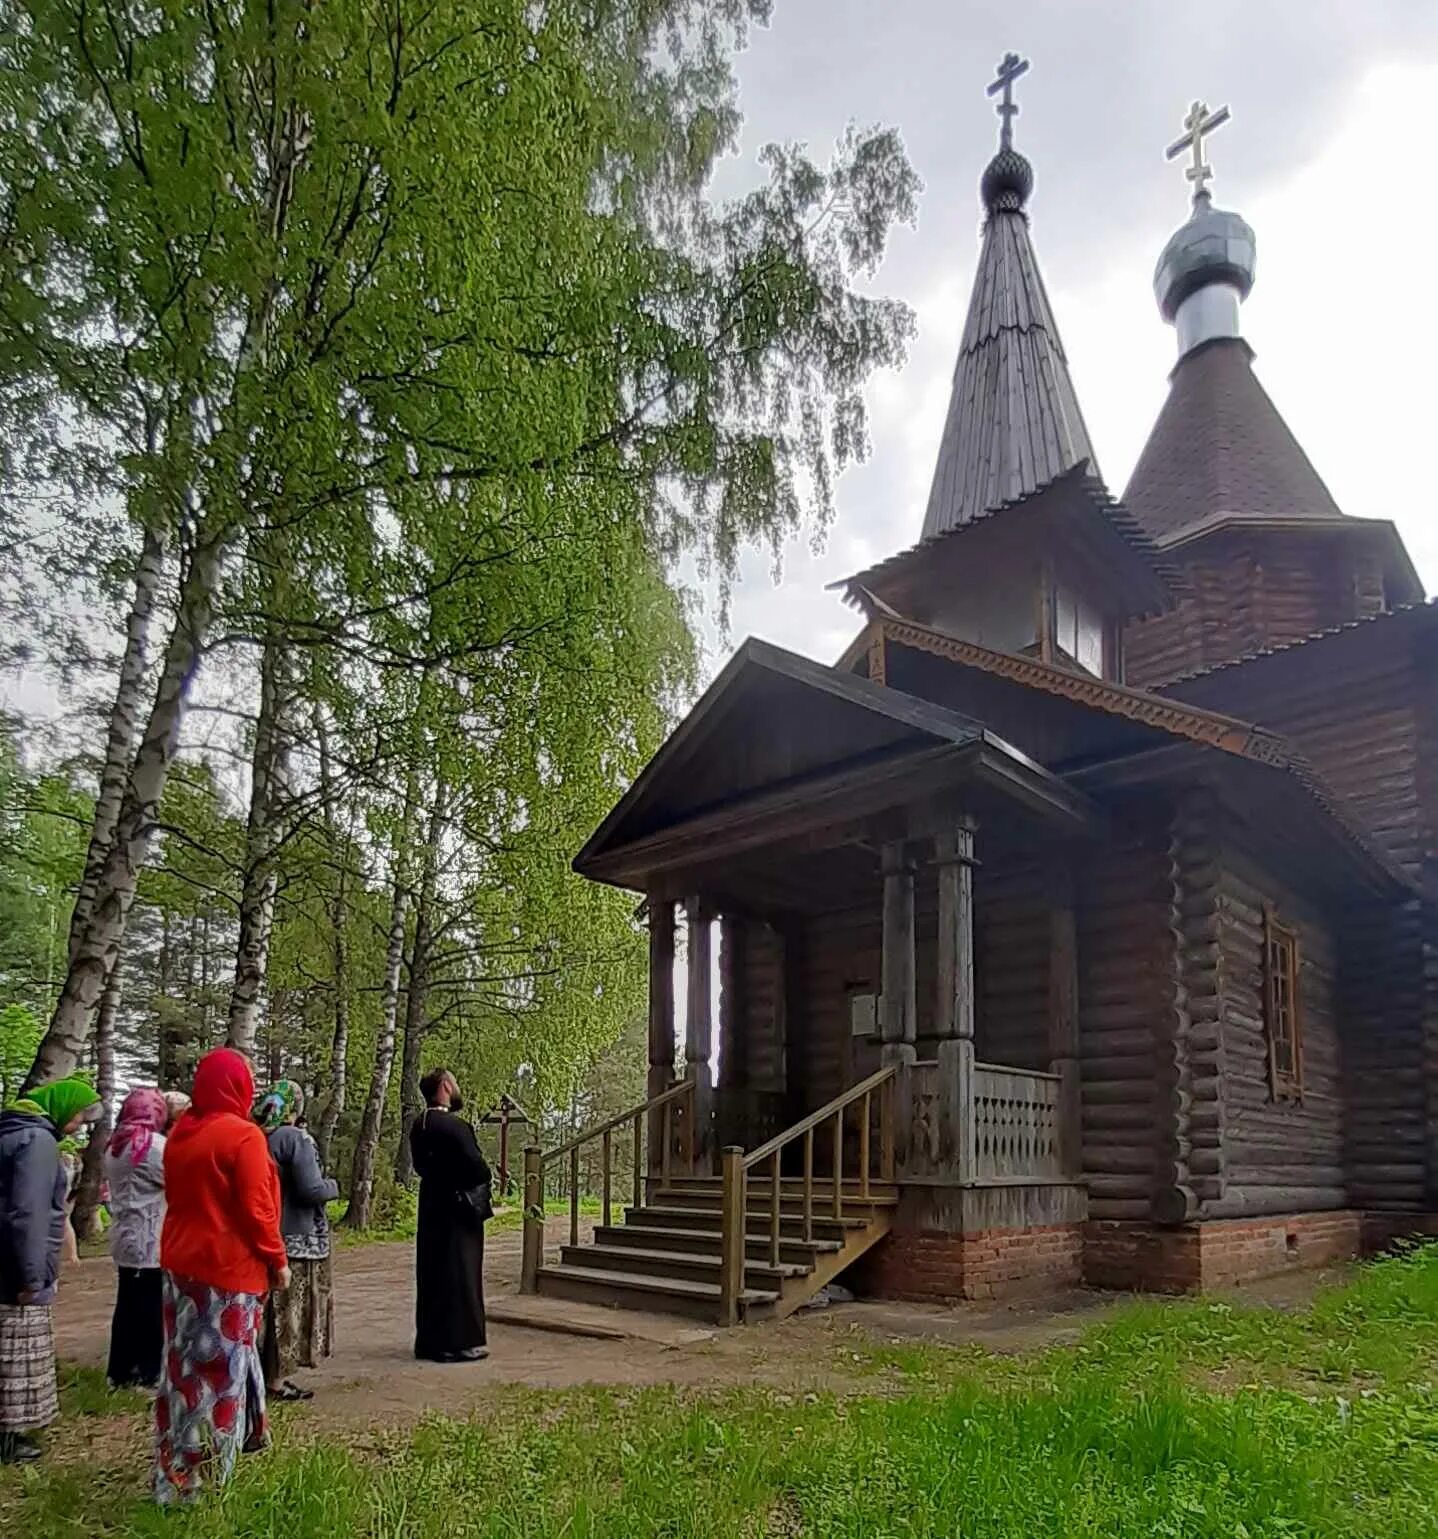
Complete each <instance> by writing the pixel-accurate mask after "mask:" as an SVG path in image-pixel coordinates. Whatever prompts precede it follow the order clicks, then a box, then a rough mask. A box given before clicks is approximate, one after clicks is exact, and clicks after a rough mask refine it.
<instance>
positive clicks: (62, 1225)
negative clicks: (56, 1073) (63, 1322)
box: [0, 1079, 100, 1464]
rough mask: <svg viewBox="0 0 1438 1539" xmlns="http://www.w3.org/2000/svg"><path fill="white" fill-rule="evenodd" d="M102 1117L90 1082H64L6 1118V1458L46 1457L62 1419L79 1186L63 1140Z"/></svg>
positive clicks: (1, 1296) (1, 1316) (1, 1197)
mask: <svg viewBox="0 0 1438 1539" xmlns="http://www.w3.org/2000/svg"><path fill="white" fill-rule="evenodd" d="M99 1116H100V1097H99V1096H98V1095H97V1094H96V1093H95V1091H94V1089H93V1088H92V1087H91V1086H89V1085H87V1084H86V1083H85V1082H84V1080H82V1079H61V1080H55V1081H54V1082H53V1083H51V1084H48V1085H40V1086H38V1087H37V1088H36V1089H34V1090H31V1091H30V1092H29V1093H28V1094H26V1095H23V1096H21V1097H20V1099H19V1100H18V1101H16V1102H15V1103H14V1104H13V1105H12V1106H10V1107H8V1108H7V1109H6V1110H5V1112H4V1113H3V1114H0V1460H3V1461H4V1462H5V1463H7V1464H12V1463H28V1462H29V1461H31V1460H33V1459H38V1458H39V1457H40V1447H39V1445H38V1444H37V1443H36V1442H35V1440H34V1438H33V1437H32V1436H31V1434H32V1433H34V1432H36V1431H37V1430H39V1429H40V1428H42V1427H48V1426H49V1425H50V1423H51V1422H52V1421H54V1420H55V1418H56V1416H58V1415H59V1413H60V1401H59V1394H58V1386H57V1384H56V1379H55V1338H54V1325H53V1318H52V1317H53V1312H54V1303H55V1288H56V1284H57V1283H58V1281H59V1278H60V1257H61V1252H62V1250H63V1247H64V1238H65V1229H66V1224H67V1217H66V1212H65V1201H66V1198H67V1197H68V1195H69V1183H68V1181H67V1180H66V1177H65V1172H64V1170H63V1168H62V1166H61V1162H60V1142H61V1140H62V1139H64V1138H68V1137H71V1136H72V1135H73V1134H75V1133H78V1132H79V1130H80V1129H81V1128H82V1127H84V1126H85V1125H86V1124H87V1123H90V1122H95V1121H97V1120H98V1119H99Z"/></svg>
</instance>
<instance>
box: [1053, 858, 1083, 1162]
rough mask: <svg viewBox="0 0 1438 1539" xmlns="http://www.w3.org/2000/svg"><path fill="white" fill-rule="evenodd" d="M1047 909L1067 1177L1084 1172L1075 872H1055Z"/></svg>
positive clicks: (1061, 1149) (1055, 1057)
mask: <svg viewBox="0 0 1438 1539" xmlns="http://www.w3.org/2000/svg"><path fill="white" fill-rule="evenodd" d="M1050 891H1051V893H1052V897H1051V900H1050V901H1051V906H1050V909H1049V1058H1050V1063H1049V1069H1050V1072H1051V1073H1054V1074H1057V1075H1058V1077H1059V1108H1058V1112H1059V1158H1060V1160H1061V1162H1062V1165H1063V1171H1064V1174H1065V1175H1066V1176H1069V1177H1072V1178H1075V1179H1076V1178H1077V1177H1078V1176H1079V1175H1081V1174H1082V1172H1083V1093H1082V1087H1081V1084H1080V1080H1079V1018H1078V941H1077V932H1076V925H1075V920H1074V884H1073V873H1072V872H1071V871H1069V870H1066V869H1065V870H1062V871H1056V872H1055V873H1054V876H1053V882H1052V886H1051V888H1050Z"/></svg>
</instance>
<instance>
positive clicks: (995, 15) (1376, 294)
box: [710, 0, 1438, 667]
mask: <svg viewBox="0 0 1438 1539" xmlns="http://www.w3.org/2000/svg"><path fill="white" fill-rule="evenodd" d="M774 13H775V14H774V21H773V25H772V27H771V28H769V29H767V30H763V31H758V32H756V33H755V34H754V35H753V40H752V44H751V46H750V48H749V50H748V52H747V53H746V54H745V55H744V56H743V57H742V58H741V59H740V61H739V77H740V81H741V84H742V91H743V106H744V112H745V129H744V148H743V158H742V160H741V162H740V163H739V164H738V165H735V166H730V167H726V168H725V175H724V178H723V181H728V180H729V179H730V178H737V177H739V176H742V175H745V174H746V167H749V166H752V164H753V157H754V154H755V152H756V150H757V149H758V148H759V146H760V145H762V144H764V143H766V142H768V141H770V140H773V139H799V140H804V141H807V142H808V143H809V144H810V146H811V147H812V148H813V149H814V150H815V151H816V152H818V151H820V150H827V146H828V145H829V144H830V143H831V142H832V140H833V139H834V138H835V136H836V135H837V134H838V133H839V132H840V131H841V130H842V128H843V126H844V124H845V123H846V122H847V121H849V120H850V119H854V120H857V121H858V122H860V123H871V122H880V123H890V124H895V125H897V126H898V127H899V129H900V130H901V131H902V133H903V136H904V140H905V143H906V144H907V146H908V151H909V155H910V157H911V159H912V160H913V162H914V164H915V166H916V167H917V169H918V171H919V174H920V175H921V176H922V178H923V181H924V184H925V192H924V195H923V198H922V201H921V204H920V213H919V221H918V226H917V228H916V229H913V230H907V229H906V230H902V231H900V232H899V234H898V235H897V237H896V239H895V240H894V242H893V245H892V248H891V251H890V255H889V257H888V260H887V261H886V263H885V265H884V268H883V270H882V272H881V273H880V275H879V280H878V283H877V285H876V287H877V288H878V289H880V290H881V291H883V292H886V293H890V294H893V295H895V296H897V297H900V298H902V299H905V300H907V301H908V303H909V304H911V305H912V306H913V307H914V308H915V310H916V311H917V313H918V320H919V335H918V340H917V342H916V343H915V345H914V347H913V349H912V351H911V353H910V357H909V361H908V364H907V366H906V367H905V368H904V369H903V371H902V372H901V373H898V374H885V375H882V376H879V377H877V378H876V379H875V381H874V384H873V386H872V388H871V390H870V392H869V396H870V405H871V421H870V428H871V437H872V439H873V451H874V452H873V455H872V457H871V459H870V460H869V461H868V462H867V463H866V464H865V465H863V466H861V467H859V468H857V469H855V470H852V471H850V472H849V473H848V474H847V475H846V476H845V477H844V478H843V480H842V481H841V482H840V485H839V488H838V518H837V520H836V522H835V525H834V527H833V529H832V532H831V534H830V536H829V540H828V544H827V547H826V549H825V551H824V553H823V554H822V555H821V556H819V557H817V558H816V557H813V556H811V555H810V553H809V551H808V549H807V546H806V544H805V542H804V541H796V542H795V543H794V544H793V545H791V547H790V549H789V550H788V552H787V554H786V559H785V568H784V580H783V583H782V585H781V587H780V588H778V589H776V588H775V586H774V584H773V581H772V578H771V573H770V561H769V558H768V556H767V555H766V554H763V553H759V552H755V553H752V554H750V555H749V556H748V557H747V558H746V560H745V562H744V567H743V576H744V580H743V582H742V584H741V586H740V588H739V591H738V594H737V598H736V602H735V605H734V615H733V622H732V640H733V641H734V642H738V641H740V640H742V639H743V638H744V637H745V636H747V635H750V634H754V635H759V636H763V637H766V638H768V639H770V640H772V641H776V642H779V643H780V644H782V645H785V646H790V647H793V648H795V649H796V650H798V651H802V652H805V653H807V654H809V655H811V656H814V657H818V658H821V659H823V660H825V661H828V660H831V659H832V658H833V657H835V656H836V655H837V654H838V652H839V651H841V650H842V648H843V647H844V645H845V644H846V643H847V642H848V640H849V639H850V638H851V637H852V636H853V634H854V632H855V630H856V629H857V621H856V619H855V618H854V616H853V615H852V614H851V613H850V612H849V611H847V610H846V609H845V608H844V607H843V606H842V605H841V604H840V603H839V601H838V599H837V597H836V596H835V595H833V594H826V593H825V592H824V586H825V584H826V583H828V582H832V581H833V580H835V579H836V578H839V577H842V576H844V575H846V574H847V573H849V572H852V571H855V570H858V569H860V568H862V567H864V566H865V565H867V564H868V563H869V562H871V561H873V560H874V559H875V558H876V557H878V556H880V555H884V554H888V553H890V552H892V551H895V550H898V549H902V548H904V547H906V546H908V545H910V544H912V543H913V542H914V541H915V540H916V539H917V538H918V533H919V527H920V524H921V523H922V520H923V510H924V504H925V501H926V499H927V496H928V489H929V480H930V477H931V475H932V472H933V462H934V455H935V452H936V450H937V446H938V441H939V431H940V427H941V425H942V420H943V414H944V409H945V406H946V404H947V400H948V389H949V377H950V374H951V372H952V369H953V363H954V355H955V352H956V350H957V347H958V341H959V334H960V332H961V330H962V328H963V319H964V312H965V309H966V307H967V303H968V295H969V286H970V283H971V280H972V277H973V269H974V263H975V260H976V257H977V254H978V236H979V203H978V180H979V176H980V173H981V172H982V170H983V167H984V165H985V164H986V162H987V161H988V159H989V157H990V156H991V155H992V154H993V152H994V149H995V148H996V142H997V141H996V135H997V119H996V118H995V116H994V113H993V102H992V101H990V100H989V99H988V98H986V97H985V95H984V87H985V85H986V84H987V83H988V81H989V80H990V79H991V78H992V76H993V67H994V65H995V63H996V61H997V60H998V59H999V58H1000V57H1001V56H1002V55H1003V54H1004V53H1005V52H1006V51H1007V50H1009V49H1011V48H1012V49H1017V50H1018V51H1020V52H1021V53H1023V54H1024V55H1025V56H1026V57H1028V58H1029V59H1031V60H1032V63H1033V67H1032V69H1031V70H1030V72H1029V73H1028V74H1027V75H1026V76H1025V77H1024V78H1023V79H1022V80H1021V81H1020V82H1019V83H1018V86H1017V88H1016V94H1017V97H1018V100H1019V102H1020V104H1021V108H1022V111H1021V115H1020V116H1019V118H1018V119H1017V122H1016V125H1015V138H1014V142H1015V147H1016V148H1018V149H1021V150H1022V151H1023V153H1024V154H1025V155H1027V156H1028V157H1029V159H1030V160H1031V161H1032V163H1033V166H1034V171H1035V190H1034V194H1033V197H1032V198H1031V200H1030V203H1029V209H1030V212H1031V215H1032V220H1033V225H1032V228H1033V238H1034V243H1035V247H1036V249H1037V252H1038V257H1039V262H1040V265H1041V267H1042V269H1043V273H1044V280H1045V282H1046V284H1047V286H1048V290H1049V296H1050V298H1051V300H1052V301H1053V305H1054V310H1055V313H1056V315H1057V318H1058V324H1059V328H1060V331H1061V334H1062V337H1063V341H1064V346H1065V350H1066V351H1067V354H1068V358H1069V362H1070V366H1071V368H1072V370H1073V375H1074V380H1075V383H1076V386H1077V389H1078V393H1079V399H1080V402H1081V404H1082V407H1083V411H1084V415H1085V419H1086V420H1087V423H1088V427H1089V432H1090V434H1091V436H1092V438H1093V441H1094V445H1095V448H1096V451H1097V454H1098V458H1099V468H1100V470H1101V471H1102V473H1103V475H1104V477H1105V479H1106V481H1107V482H1108V485H1109V487H1110V489H1111V490H1112V491H1113V492H1115V493H1116V494H1117V493H1120V492H1121V491H1122V489H1123V486H1124V483H1125V482H1126V481H1127V479H1128V474H1129V471H1130V470H1131V468H1132V466H1133V463H1134V460H1135V459H1136V458H1137V456H1138V452H1139V449H1140V448H1141V447H1142V445H1143V441H1144V438H1145V437H1146V435H1147V433H1148V430H1149V428H1150V426H1151V425H1152V423H1153V420H1154V418H1155V416H1156V415H1157V413H1158V410H1159V407H1160V406H1161V405H1162V402H1163V398H1164V394H1165V392H1166V390H1167V376H1168V371H1169V370H1170V369H1171V368H1172V366H1173V363H1174V357H1175V346H1174V339H1173V333H1172V331H1171V330H1170V328H1169V327H1167V326H1165V325H1164V324H1163V322H1162V321H1161V320H1160V318H1159V315H1158V310H1157V307H1156V305H1155V303H1154V299H1153V292H1152V288H1151V286H1150V285H1151V280H1152V274H1153V267H1154V263H1155V261H1156V260H1157V257H1158V253H1159V251H1160V249H1161V248H1162V246H1163V243H1164V242H1165V240H1167V238H1168V236H1169V234H1170V233H1171V232H1172V230H1173V229H1174V227H1175V226H1176V225H1177V224H1178V223H1180V222H1181V221H1182V220H1183V219H1184V218H1186V217H1187V213H1188V203H1187V196H1188V195H1187V191H1186V187H1185V183H1184V179H1183V174H1182V170H1181V169H1180V167H1179V166H1178V165H1175V164H1171V163H1166V162H1165V161H1164V159H1163V149H1164V146H1165V145H1166V144H1168V143H1170V142H1171V141H1172V140H1173V139H1175V138H1176V137H1177V136H1178V134H1179V133H1180V132H1181V131H1182V126H1181V120H1182V118H1183V115H1184V113H1185V111H1186V110H1187V106H1188V103H1189V102H1190V101H1191V100H1192V99H1193V98H1194V97H1202V98H1203V99H1204V100H1206V101H1207V102H1208V103H1209V104H1210V105H1211V106H1214V107H1217V106H1219V105H1221V104H1223V103H1228V104H1229V105H1230V106H1231V107H1232V109H1233V120H1232V122H1230V123H1229V124H1228V125H1227V126H1226V127H1225V128H1223V129H1222V130H1221V131H1220V132H1218V133H1217V134H1216V135H1215V136H1214V137H1213V138H1212V140H1211V141H1210V144H1209V155H1208V159H1209V160H1210V162H1211V163H1212V165H1213V167H1214V171H1215V178H1214V183H1213V191H1214V199H1215V202H1216V203H1217V205H1218V206H1219V207H1223V208H1233V209H1236V210H1238V211H1239V212H1240V213H1242V214H1243V215H1244V217H1245V218H1246V219H1247V220H1248V221H1249V223H1250V224H1252V225H1253V227H1254V230H1255V231H1256V233H1257V236H1258V280H1257V283H1256V286H1255V288H1254V291H1253V294H1252V295H1251V296H1250V298H1249V300H1248V302H1247V303H1246V304H1245V306H1244V308H1243V331H1244V335H1245V336H1246V338H1247V339H1248V341H1249V343H1250V344H1251V345H1252V346H1253V348H1254V349H1255V351H1256V353H1257V358H1256V360H1255V368H1256V369H1257V371H1258V374H1259V377H1260V378H1261V379H1262V381H1263V383H1264V386H1265V387H1266V388H1267V390H1268V392H1269V394H1270V395H1272V396H1273V398H1274V400H1275V402H1276V403H1277V405H1278V407H1279V410H1280V411H1281V412H1282V413H1283V414H1284V416H1285V417H1286V418H1287V420H1288V422H1289V424H1290V426H1291V427H1292V428H1293V430H1294V432H1295V433H1296V434H1297V435H1298V438H1299V441H1300V442H1301V443H1302V444H1303V445H1304V447H1305V448H1306V449H1307V451H1308V453H1309V455H1310V456H1311V458H1312V459H1313V461H1314V463H1315V464H1316V466H1317V468H1318V471H1319V474H1320V475H1322V476H1323V477H1324V479H1325V480H1326V481H1327V482H1328V485H1329V487H1330V489H1331V490H1332V491H1333V493H1334V495H1335V497H1336V498H1337V500H1338V503H1339V505H1340V506H1341V507H1342V508H1343V509H1344V511H1345V512H1347V513H1353V514H1359V515H1369V516H1373V517H1382V518H1392V519H1395V520H1396V521H1397V523H1398V526H1399V529H1400V530H1401V531H1402V534H1403V537H1404V539H1405V540H1406V541H1407V544H1408V548H1409V550H1410V551H1411V552H1412V554H1413V557H1414V559H1415V561H1416V562H1417V564H1418V569H1419V572H1420V574H1421V575H1422V577H1423V579H1424V581H1425V583H1426V584H1427V586H1428V588H1429V590H1430V592H1431V591H1433V590H1434V589H1435V587H1438V524H1435V519H1434V516H1433V509H1432V506H1431V502H1432V493H1431V490H1430V488H1431V486H1432V473H1431V469H1430V457H1431V453H1432V443H1433V440H1434V437H1435V434H1438V421H1435V415H1438V392H1435V390H1434V387H1433V378H1432V371H1433V368H1434V360H1435V358H1438V305H1435V299H1434V293H1433V268H1434V262H1435V258H1438V211H1435V207H1438V206H1436V205H1435V199H1434V197H1433V194H1432V191H1431V187H1432V183H1433V181H1434V176H1435V173H1434V169H1433V168H1434V156H1433V144H1434V132H1433V116H1432V110H1433V103H1434V102H1435V101H1438V3H1434V0H1246V3H1238V0H1205V3H1203V4H1202V5H1184V4H1158V3H1149V0H1142V3H1140V0H1127V3H1119V0H1108V3H1105V4H1099V3H1093V0H775V4H774ZM721 185H722V182H721ZM711 651H712V654H713V655H712V656H711V658H710V664H711V667H714V666H717V664H718V663H720V662H722V660H723V655H724V654H723V651H721V650H720V647H719V643H718V641H717V638H714V637H713V636H712V632H711Z"/></svg>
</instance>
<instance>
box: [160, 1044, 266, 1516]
mask: <svg viewBox="0 0 1438 1539" xmlns="http://www.w3.org/2000/svg"><path fill="white" fill-rule="evenodd" d="M254 1100H255V1076H254V1071H253V1070H252V1069H251V1068H250V1064H249V1060H248V1059H247V1058H246V1057H245V1056H244V1054H243V1053H239V1052H236V1051H235V1049H233V1048H228V1047H221V1048H216V1049H215V1050H214V1051H213V1052H211V1053H207V1054H206V1055H205V1056H204V1057H203V1058H202V1059H201V1060H200V1063H199V1067H198V1068H197V1069H196V1070H195V1088H194V1100H193V1102H192V1104H191V1106H190V1109H189V1111H187V1112H186V1113H185V1114H184V1115H183V1116H182V1117H181V1118H180V1120H179V1121H178V1122H177V1123H176V1124H175V1128H174V1131H173V1132H172V1133H171V1134H170V1138H169V1142H168V1143H167V1144H166V1146H165V1198H166V1209H165V1227H164V1229H163V1231H162V1232H161V1235H160V1265H161V1267H162V1268H163V1269H164V1274H165V1276H164V1282H163V1288H164V1322H165V1357H164V1364H163V1368H162V1372H161V1379H160V1392H159V1394H158V1395H156V1397H155V1500H156V1501H158V1502H159V1503H160V1504H161V1505H162V1506H167V1505H170V1504H172V1503H175V1502H187V1501H192V1500H194V1499H195V1498H196V1497H198V1496H199V1495H200V1494H201V1492H202V1491H203V1490H204V1489H205V1488H206V1487H207V1486H208V1485H210V1484H211V1483H213V1484H216V1485H223V1484H224V1483H225V1481H227V1480H228V1479H229V1478H230V1476H231V1474H233V1472H234V1468H235V1460H236V1458H237V1457H238V1456H239V1454H240V1452H241V1451H242V1450H243V1451H244V1452H246V1453H253V1452H257V1451H258V1450H259V1449H261V1448H264V1447H265V1446H266V1445H267V1443H268V1442H269V1424H268V1422H267V1420H266V1415H265V1380H264V1375H263V1373H262V1372H261V1370H260V1326H261V1322H262V1320H263V1318H264V1306H265V1295H266V1293H267V1292H268V1291H269V1290H270V1289H271V1288H281V1289H283V1288H288V1287H289V1285H290V1268H289V1263H288V1261H287V1259H286V1257H285V1243H284V1240H283V1239H282V1238H281V1237H280V1180H279V1175H278V1173H277V1171H276V1170H275V1162H274V1161H273V1160H272V1159H271V1158H270V1146H269V1144H268V1143H267V1142H266V1141H265V1135H264V1134H263V1133H262V1132H261V1131H260V1130H259V1128H258V1127H256V1126H255V1124H254V1123H253V1122H252V1121H251V1120H250V1108H251V1107H252V1106H253V1105H254Z"/></svg>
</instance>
